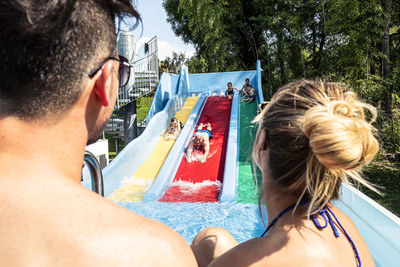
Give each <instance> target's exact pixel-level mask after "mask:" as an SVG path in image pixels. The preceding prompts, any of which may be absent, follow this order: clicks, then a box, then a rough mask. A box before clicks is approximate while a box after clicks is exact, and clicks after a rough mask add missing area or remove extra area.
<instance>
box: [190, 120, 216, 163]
mask: <svg viewBox="0 0 400 267" xmlns="http://www.w3.org/2000/svg"><path fill="white" fill-rule="evenodd" d="M203 127H204V124H203V123H200V125H199V127H198V128H197V131H196V132H195V134H194V136H193V137H192V139H191V140H190V142H189V145H188V147H187V149H186V159H187V162H192V161H193V160H194V157H193V154H194V152H195V151H196V150H198V151H200V152H201V153H202V155H201V156H200V162H202V163H204V162H206V160H207V156H208V153H209V152H210V139H211V138H212V134H211V124H210V123H207V127H206V129H205V130H203Z"/></svg>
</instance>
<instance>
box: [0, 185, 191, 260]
mask: <svg viewBox="0 0 400 267" xmlns="http://www.w3.org/2000/svg"><path fill="white" fill-rule="evenodd" d="M55 185H57V186H53V185H49V186H48V187H49V188H47V189H46V187H43V186H39V185H37V186H36V185H32V186H31V188H30V189H31V190H32V191H34V192H36V196H35V194H32V193H30V192H29V190H24V189H22V190H21V191H24V192H25V194H23V195H24V201H22V200H18V199H14V201H8V205H6V206H8V209H0V214H1V215H3V216H5V217H6V218H7V220H2V222H1V223H0V225H1V226H2V227H3V229H9V230H8V232H4V233H3V236H5V235H6V236H5V237H4V240H7V239H8V240H13V242H14V243H15V244H16V245H17V246H15V247H13V248H9V251H10V255H14V254H16V255H17V254H20V252H21V253H22V251H25V252H24V253H25V255H26V257H25V256H24V257H22V258H21V259H20V260H21V261H24V260H25V258H26V260H28V259H29V257H32V255H36V256H35V257H36V258H38V259H39V258H40V259H42V260H45V261H46V262H54V263H55V262H56V261H57V262H59V263H60V264H54V265H69V266H74V265H93V266H98V265H110V266H126V265H137V266H150V265H153V266H154V265H155V266H162V265H167V263H169V266H179V264H180V262H182V264H181V265H182V266H191V265H193V264H194V257H193V254H192V252H191V251H190V248H189V246H188V245H187V243H186V242H185V241H184V240H183V238H182V237H181V236H180V235H179V234H178V233H176V232H175V231H173V230H172V229H171V228H169V227H168V226H166V225H164V224H162V223H160V222H157V221H154V220H151V219H148V218H145V217H142V216H140V215H138V214H135V213H134V212H132V211H130V210H127V209H125V208H123V207H121V206H119V205H116V204H114V203H112V202H111V201H108V200H106V199H104V198H103V197H100V196H99V195H97V194H95V193H93V192H91V191H89V190H87V189H85V188H83V187H82V186H80V185H71V183H63V184H60V183H56V184H55ZM60 187H62V189H63V190H59V188H60ZM43 188H44V189H43ZM37 195H40V196H41V197H39V198H38V197H37ZM11 197H12V195H11V196H10V198H11ZM12 210H20V212H19V213H15V212H12ZM32 211H34V212H32ZM26 225H29V228H27V227H26ZM14 228H15V230H14ZM0 232H1V231H0ZM19 240H21V242H19ZM22 240H31V241H30V243H29V244H26V242H23V241H22ZM47 244H53V245H52V246H51V247H48V246H47ZM0 247H1V242H0ZM11 250H13V251H11ZM0 252H1V251H0ZM3 252H4V251H3ZM13 253H14V254H13ZM180 255H181V256H180ZM180 257H181V258H182V260H181V259H180ZM88 259H90V260H88ZM9 260H11V261H12V260H13V259H12V258H10V259H9ZM60 261H62V262H60ZM175 261H177V262H175ZM164 262H165V263H166V264H164ZM0 263H1V260H0ZM89 263H90V264H89ZM0 265H1V264H0Z"/></svg>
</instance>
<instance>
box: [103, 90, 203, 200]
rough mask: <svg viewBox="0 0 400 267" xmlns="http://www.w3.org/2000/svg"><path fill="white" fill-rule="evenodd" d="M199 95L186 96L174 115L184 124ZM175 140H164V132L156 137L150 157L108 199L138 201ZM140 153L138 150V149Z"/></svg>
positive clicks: (153, 178)
mask: <svg viewBox="0 0 400 267" xmlns="http://www.w3.org/2000/svg"><path fill="white" fill-rule="evenodd" d="M198 100H199V97H188V98H187V99H186V102H185V104H184V106H183V107H182V108H181V110H179V111H178V112H177V113H176V114H175V117H176V118H177V119H178V120H180V121H181V122H182V124H183V125H185V123H186V121H187V119H188V118H189V116H190V113H191V112H192V110H193V108H194V106H195V105H196V103H197V101H198ZM174 144H175V140H168V141H165V139H164V134H163V135H161V136H160V137H159V139H158V142H157V145H156V147H155V149H154V150H153V152H152V154H151V155H150V157H149V158H148V159H147V160H146V161H145V162H144V163H143V164H142V165H140V167H139V168H138V169H137V170H136V172H135V173H134V174H133V176H132V177H131V178H129V179H126V180H123V181H122V183H121V186H120V188H119V189H117V190H115V191H114V192H112V193H111V194H110V196H109V197H108V199H110V200H112V201H116V202H140V201H142V199H143V197H144V195H145V194H146V192H147V191H148V190H149V188H150V186H151V185H152V183H153V182H154V180H155V178H156V177H157V175H158V173H159V171H160V169H161V167H162V165H163V163H164V161H165V159H166V158H167V156H168V153H169V152H170V150H171V148H172V147H173V145H174ZM138 153H140V151H138Z"/></svg>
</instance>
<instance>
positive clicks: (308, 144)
mask: <svg viewBox="0 0 400 267" xmlns="http://www.w3.org/2000/svg"><path fill="white" fill-rule="evenodd" d="M366 113H367V114H366ZM366 115H368V116H366ZM375 117H376V110H375V108H373V107H372V106H370V105H367V104H365V103H362V102H361V101H360V100H358V99H357V96H356V95H355V93H354V92H352V91H351V90H350V89H348V88H347V87H345V86H343V85H341V84H338V83H328V82H322V81H318V80H317V81H308V80H299V81H295V82H292V83H289V84H287V85H285V86H283V87H282V88H280V89H279V90H278V91H277V92H276V93H275V94H274V96H273V97H272V99H271V101H270V102H269V103H268V105H267V106H266V107H265V108H264V110H263V111H262V112H261V113H260V114H259V115H257V117H256V119H255V121H256V122H258V123H259V127H258V131H257V134H256V139H255V142H254V147H253V153H252V156H253V160H254V161H255V163H256V164H257V166H258V167H259V168H260V169H261V172H262V190H261V192H260V194H261V195H260V197H261V199H263V203H264V205H265V208H266V210H267V217H268V221H267V222H266V225H267V226H266V231H265V232H264V233H263V235H262V236H261V237H259V238H255V239H251V240H248V241H246V242H244V243H242V244H238V243H237V241H236V240H235V239H234V238H233V236H232V235H231V234H229V232H227V231H226V230H224V229H222V228H206V229H204V230H203V231H201V232H200V233H199V234H198V235H197V236H196V237H195V238H194V240H193V242H192V245H191V247H192V250H193V251H194V254H195V256H196V259H197V262H198V264H199V266H206V265H208V266H249V265H252V266H253V265H254V266H255V265H257V266H361V264H362V266H374V261H373V259H372V256H371V254H370V252H369V250H368V247H367V245H366V243H365V241H364V240H363V238H362V237H361V234H360V233H359V231H358V230H357V228H356V226H355V225H354V224H353V222H352V221H351V219H350V218H349V217H347V216H346V215H345V214H344V213H343V212H342V211H340V210H339V209H337V208H336V207H335V206H334V205H333V204H332V202H331V201H332V200H334V199H337V198H338V197H339V189H340V185H341V183H342V182H346V181H347V180H348V179H351V180H353V182H356V183H361V184H363V185H366V186H367V187H369V188H371V189H373V187H372V186H371V185H370V184H369V183H368V181H366V180H364V179H363V178H362V177H361V175H360V171H361V169H362V167H363V166H364V165H365V164H367V163H369V162H370V161H371V160H372V159H373V158H374V156H375V154H376V153H377V151H378V149H379V145H378V141H377V140H376V138H375V137H374V135H373V127H372V126H371V122H372V121H373V120H374V119H375ZM367 118H368V119H367Z"/></svg>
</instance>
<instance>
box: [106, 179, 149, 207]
mask: <svg viewBox="0 0 400 267" xmlns="http://www.w3.org/2000/svg"><path fill="white" fill-rule="evenodd" d="M152 183H153V180H152V179H146V178H141V177H133V178H126V179H124V180H122V182H121V187H120V188H119V189H118V190H115V191H114V192H112V193H111V194H110V195H109V196H108V197H107V198H108V199H109V200H112V201H119V202H140V201H142V199H143V196H144V194H145V193H146V192H147V190H149V188H150V186H151V184H152Z"/></svg>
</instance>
